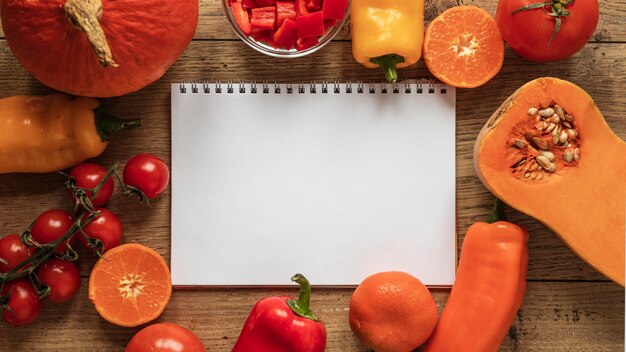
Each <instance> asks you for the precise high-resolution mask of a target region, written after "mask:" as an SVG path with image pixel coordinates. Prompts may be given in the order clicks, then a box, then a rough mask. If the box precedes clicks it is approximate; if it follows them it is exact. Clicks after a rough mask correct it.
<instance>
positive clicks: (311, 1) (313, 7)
mask: <svg viewBox="0 0 626 352" xmlns="http://www.w3.org/2000/svg"><path fill="white" fill-rule="evenodd" d="M306 8H307V10H309V11H319V10H321V9H322V0H307V2H306Z"/></svg>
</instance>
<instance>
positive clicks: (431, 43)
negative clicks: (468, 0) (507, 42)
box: [424, 6, 504, 88]
mask: <svg viewBox="0 0 626 352" xmlns="http://www.w3.org/2000/svg"><path fill="white" fill-rule="evenodd" d="M424 61H425V62H426V66H427V67H428V69H429V70H430V72H431V73H432V74H433V75H434V76H435V77H437V79H439V80H440V81H442V82H444V83H446V84H448V85H450V86H453V87H459V88H474V87H478V86H481V85H483V84H485V83H487V81H489V80H490V79H492V78H493V77H494V76H495V75H496V74H497V73H498V71H500V68H501V67H502V62H503V61H504V41H503V39H502V36H501V35H500V32H499V30H498V24H497V23H496V20H495V19H494V18H493V17H492V16H491V15H490V14H489V12H487V11H485V10H483V9H481V8H479V7H476V6H455V7H452V8H450V9H448V10H446V11H444V12H443V13H442V14H440V15H439V16H437V18H435V19H434V20H433V21H432V22H430V24H429V25H428V28H427V29H426V35H425V37H424Z"/></svg>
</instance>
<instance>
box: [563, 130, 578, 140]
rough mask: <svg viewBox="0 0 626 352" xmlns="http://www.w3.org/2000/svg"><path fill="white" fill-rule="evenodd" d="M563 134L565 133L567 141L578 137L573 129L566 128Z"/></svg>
mask: <svg viewBox="0 0 626 352" xmlns="http://www.w3.org/2000/svg"><path fill="white" fill-rule="evenodd" d="M565 132H566V133H567V137H568V138H569V139H576V137H578V131H576V130H575V129H573V128H568V129H567V130H565Z"/></svg>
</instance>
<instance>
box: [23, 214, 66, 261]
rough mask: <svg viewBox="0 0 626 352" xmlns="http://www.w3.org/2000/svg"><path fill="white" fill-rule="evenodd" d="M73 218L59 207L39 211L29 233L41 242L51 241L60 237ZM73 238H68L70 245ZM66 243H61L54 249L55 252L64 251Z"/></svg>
mask: <svg viewBox="0 0 626 352" xmlns="http://www.w3.org/2000/svg"><path fill="white" fill-rule="evenodd" d="M73 223H74V220H73V219H72V216H71V215H70V213H68V212H66V211H65V210H61V209H51V210H48V211H45V212H43V213H41V215H39V216H38V217H37V219H35V222H34V223H33V226H32V227H31V229H30V234H31V236H32V237H33V240H35V241H37V242H39V243H41V244H46V243H51V242H54V241H56V240H58V239H59V238H61V237H62V236H63V235H64V234H65V233H66V232H67V231H68V230H69V229H70V227H72V224H73ZM73 243H74V238H73V237H72V238H71V240H70V245H73ZM66 250H67V245H66V244H65V243H61V245H59V246H58V247H57V249H56V250H55V253H65V251H66Z"/></svg>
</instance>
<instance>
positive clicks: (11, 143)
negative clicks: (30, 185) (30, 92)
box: [0, 93, 141, 173]
mask: <svg viewBox="0 0 626 352" xmlns="http://www.w3.org/2000/svg"><path fill="white" fill-rule="evenodd" d="M140 125H141V120H139V119H137V120H120V119H118V118H117V117H114V116H111V115H108V114H106V113H104V111H103V110H102V108H101V107H100V103H99V102H98V101H97V100H95V99H93V98H75V97H72V96H70V95H67V94H61V93H57V94H51V95H46V96H15V97H9V98H4V99H0V173H11V172H51V171H57V170H62V169H65V168H67V167H70V166H73V165H76V164H78V163H81V162H83V161H84V160H86V159H89V158H93V157H96V156H98V155H100V154H101V153H102V152H103V151H104V149H105V148H106V147H107V144H108V143H107V140H108V138H109V133H111V132H115V131H118V130H122V129H130V128H135V127H138V126H140Z"/></svg>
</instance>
